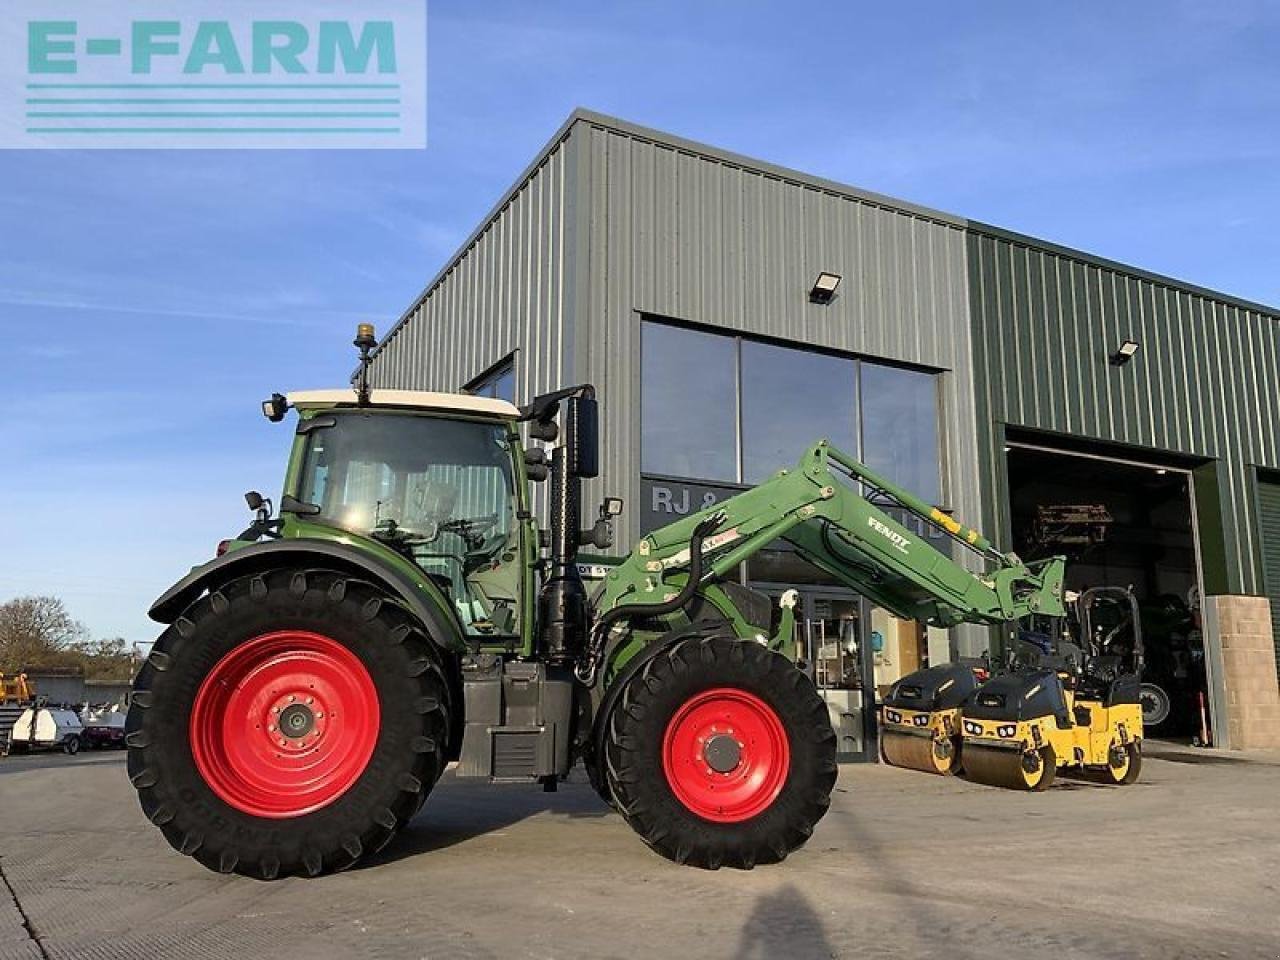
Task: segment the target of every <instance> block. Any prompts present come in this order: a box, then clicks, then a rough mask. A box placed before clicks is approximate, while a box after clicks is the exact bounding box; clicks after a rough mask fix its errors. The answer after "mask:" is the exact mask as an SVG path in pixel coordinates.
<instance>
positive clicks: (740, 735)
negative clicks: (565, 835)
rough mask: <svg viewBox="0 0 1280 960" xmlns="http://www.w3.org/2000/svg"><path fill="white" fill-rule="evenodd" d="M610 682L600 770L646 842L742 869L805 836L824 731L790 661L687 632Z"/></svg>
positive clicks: (828, 765) (782, 853) (825, 790)
mask: <svg viewBox="0 0 1280 960" xmlns="http://www.w3.org/2000/svg"><path fill="white" fill-rule="evenodd" d="M622 682H624V683H625V684H626V686H625V687H624V688H623V690H622V691H621V696H620V697H619V698H618V700H617V704H616V706H615V707H614V709H613V710H612V712H611V714H610V716H608V717H607V718H606V722H607V724H608V727H607V735H606V737H605V756H604V761H605V762H604V769H603V771H602V773H603V777H604V781H605V783H606V785H607V787H608V790H609V792H610V794H611V795H612V797H613V800H614V802H615V805H616V807H617V809H618V810H619V812H621V813H622V815H623V817H624V818H625V819H626V821H627V822H628V823H629V824H630V825H631V827H632V828H633V829H634V830H635V831H636V832H637V833H639V834H640V836H641V837H642V838H643V839H644V841H645V842H646V843H647V844H648V845H649V846H650V847H652V848H653V849H654V850H656V851H657V852H658V853H660V854H662V856H664V857H667V858H668V859H670V860H674V861H676V862H677V863H684V864H690V865H693V866H698V867H704V868H708V869H712V870H714V869H717V868H719V867H721V866H729V867H738V868H741V869H746V870H749V869H751V868H752V867H754V866H755V865H756V864H758V863H775V862H777V861H779V860H782V859H783V858H784V857H786V855H787V854H788V853H790V852H791V851H792V850H794V849H796V848H797V847H799V846H801V845H802V844H803V843H804V842H805V841H806V840H808V838H809V836H810V834H812V832H813V827H814V825H815V824H816V823H817V822H818V820H820V819H821V818H822V815H823V814H824V813H826V811H827V808H828V807H829V806H830V803H831V789H832V787H833V786H834V784H835V779H836V760H835V757H836V736H835V732H834V731H833V730H832V729H831V723H830V721H829V719H828V717H827V708H826V704H825V703H823V701H822V698H821V697H819V696H818V693H817V691H816V690H815V689H814V687H813V684H812V683H811V682H810V681H809V678H808V677H806V676H805V675H804V674H803V673H801V672H800V671H799V670H797V669H796V667H795V665H794V664H793V663H791V661H789V660H787V659H786V658H785V657H783V656H782V655H781V654H777V653H773V652H772V651H770V650H768V649H766V648H765V647H763V646H761V645H759V644H757V643H753V642H749V641H743V640H738V639H736V638H732V637H726V636H717V637H690V638H688V639H685V640H681V641H679V642H677V643H675V644H673V645H672V646H671V648H670V649H669V650H666V651H664V652H663V653H661V654H659V655H658V656H656V657H655V658H653V659H652V660H651V661H650V662H649V663H647V664H646V665H645V666H644V668H643V669H641V670H640V671H639V672H638V673H637V674H635V675H634V676H632V677H629V678H627V679H626V680H625V681H622ZM713 764H714V769H713V768H712V765H713Z"/></svg>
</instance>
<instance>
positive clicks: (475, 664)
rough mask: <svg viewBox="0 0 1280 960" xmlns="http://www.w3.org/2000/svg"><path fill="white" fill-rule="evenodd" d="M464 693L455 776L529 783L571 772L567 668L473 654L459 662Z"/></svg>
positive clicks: (570, 704) (570, 702)
mask: <svg viewBox="0 0 1280 960" xmlns="http://www.w3.org/2000/svg"><path fill="white" fill-rule="evenodd" d="M462 695H463V701H464V703H465V706H466V718H467V722H466V726H465V727H464V728H463V734H462V753H461V756H460V757H459V758H458V771H457V773H458V776H460V777H484V778H486V779H489V780H497V781H507V782H520V783H529V782H534V781H537V780H541V779H542V778H544V777H552V776H563V775H564V774H566V773H568V772H569V766H570V756H569V731H570V727H571V723H570V721H571V718H572V716H573V675H572V673H571V672H570V670H569V669H568V668H562V667H556V666H551V665H548V664H545V663H527V662H521V661H511V662H504V661H503V659H502V658H501V657H499V656H496V655H490V654H477V655H473V656H470V657H468V658H467V659H466V660H464V661H463V663H462Z"/></svg>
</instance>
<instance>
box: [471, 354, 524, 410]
mask: <svg viewBox="0 0 1280 960" xmlns="http://www.w3.org/2000/svg"><path fill="white" fill-rule="evenodd" d="M518 352H519V351H516V350H512V351H511V352H510V353H508V354H506V355H505V356H504V357H502V358H501V359H499V360H497V361H495V362H494V363H491V364H489V366H487V367H485V369H484V370H483V371H481V372H480V373H479V374H477V375H476V376H474V377H472V378H471V379H470V380H468V381H467V382H466V384H464V385H463V387H462V392H463V393H469V394H471V395H472V396H477V397H494V398H496V399H498V400H508V402H510V403H515V402H516V399H515V397H516V354H517V353H518ZM508 375H510V377H511V396H510V397H509V398H508V397H499V396H498V395H497V393H496V391H495V392H493V393H485V392H484V390H485V388H486V387H493V386H495V385H496V384H497V383H498V382H499V381H500V380H502V378H503V377H505V376H508Z"/></svg>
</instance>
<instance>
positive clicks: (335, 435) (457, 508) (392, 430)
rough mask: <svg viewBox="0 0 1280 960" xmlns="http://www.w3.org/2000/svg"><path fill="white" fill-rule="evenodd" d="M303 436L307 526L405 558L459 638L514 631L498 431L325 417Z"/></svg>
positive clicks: (516, 593)
mask: <svg viewBox="0 0 1280 960" xmlns="http://www.w3.org/2000/svg"><path fill="white" fill-rule="evenodd" d="M331 416H332V421H333V426H329V427H320V428H318V429H313V430H312V431H311V433H310V434H309V435H308V439H307V452H306V458H305V460H304V462H303V469H302V479H301V482H300V484H299V492H298V496H299V497H300V498H301V499H302V500H304V501H306V502H308V503H313V504H315V505H317V506H318V507H320V513H319V514H318V515H317V516H316V517H315V518H314V519H317V520H320V521H323V522H325V523H329V524H332V525H334V526H338V527H342V528H343V529H346V530H350V531H351V532H352V533H357V534H360V535H362V536H366V537H370V538H372V539H374V540H376V541H378V542H379V543H381V544H383V545H384V546H387V547H389V548H391V549H392V550H394V551H396V552H397V553H399V554H401V555H402V556H404V557H407V558H409V559H410V560H412V561H413V562H414V563H415V564H416V565H417V566H418V567H420V568H421V569H422V570H423V571H424V572H425V573H426V574H427V575H428V576H429V577H430V579H431V580H432V582H433V583H435V584H436V586H437V587H439V588H440V589H441V590H442V591H443V592H444V593H445V595H446V596H447V597H448V598H449V600H450V602H451V603H452V604H453V606H454V609H455V610H457V612H458V616H459V619H460V620H461V621H462V623H463V625H464V626H465V627H466V628H467V630H468V632H470V633H472V634H476V635H481V636H495V637H498V636H503V637H505V636H512V635H514V634H516V633H517V632H518V629H519V628H518V623H519V618H518V609H517V605H518V602H519V597H520V564H519V556H520V551H519V543H518V538H519V530H518V527H517V524H516V519H515V503H514V487H513V481H512V472H511V452H510V449H509V440H508V437H507V429H506V427H505V426H503V425H499V424H491V423H478V422H474V421H467V420H448V419H444V418H438V417H425V416H421V415H410V414H397V413H385V412H366V411H335V412H334V413H333V414H332V415H331Z"/></svg>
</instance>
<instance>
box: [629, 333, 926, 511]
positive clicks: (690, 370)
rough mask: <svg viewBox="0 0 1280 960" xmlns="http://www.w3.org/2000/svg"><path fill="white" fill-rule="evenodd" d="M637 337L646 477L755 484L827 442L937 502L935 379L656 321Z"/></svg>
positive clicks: (642, 465)
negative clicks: (821, 441)
mask: <svg viewBox="0 0 1280 960" xmlns="http://www.w3.org/2000/svg"><path fill="white" fill-rule="evenodd" d="M640 337H641V339H640V349H641V362H640V366H641V397H640V435H641V436H640V445H641V450H640V471H641V473H643V474H646V475H649V476H658V477H669V478H681V479H687V480H695V481H704V482H707V483H711V484H730V485H734V484H757V483H760V482H761V481H763V480H766V479H768V478H769V476H770V475H772V474H773V473H775V472H777V471H778V470H780V469H782V468H784V467H790V466H793V465H794V464H795V463H796V461H797V460H799V458H800V455H801V454H802V453H803V452H804V448H805V446H806V445H807V444H809V443H812V442H813V441H815V440H819V439H822V438H824V437H825V438H826V439H828V440H830V441H831V442H832V444H834V445H835V446H837V447H839V448H841V449H843V450H845V451H847V452H849V453H852V454H853V455H854V456H856V457H858V458H859V459H860V460H862V461H863V462H864V463H866V464H867V466H868V467H870V468H871V469H872V470H874V471H876V472H877V473H880V474H882V475H883V476H885V477H886V478H888V479H889V480H892V481H893V482H894V483H897V484H899V485H901V486H903V487H905V488H907V489H908V490H910V491H911V492H912V493H914V494H916V495H917V496H919V497H920V498H922V499H924V500H928V501H929V502H930V503H938V502H939V501H940V500H941V497H942V489H941V488H942V471H941V459H940V450H939V434H938V377H937V375H936V374H934V373H929V372H927V371H920V370H910V369H906V368H904V367H897V366H889V365H886V364H880V363H874V362H872V361H870V360H859V359H856V358H853V357H840V356H832V355H831V354H827V353H818V352H816V351H813V350H805V349H798V348H795V347H783V346H778V345H775V344H770V343H763V342H761V341H758V340H751V339H746V338H743V337H735V336H728V335H724V334H715V333H705V332H702V331H700V330H690V329H687V328H684V327H678V326H673V325H671V324H667V323H661V322H658V321H653V320H646V321H644V322H643V323H642V324H641V328H640Z"/></svg>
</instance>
